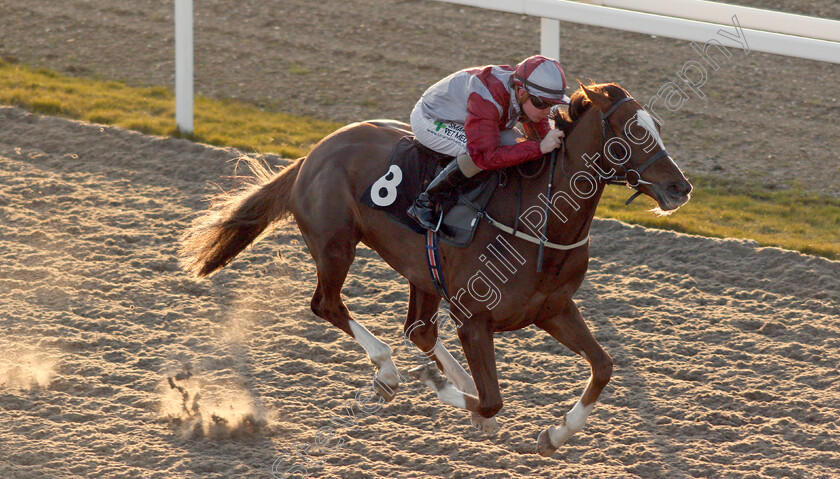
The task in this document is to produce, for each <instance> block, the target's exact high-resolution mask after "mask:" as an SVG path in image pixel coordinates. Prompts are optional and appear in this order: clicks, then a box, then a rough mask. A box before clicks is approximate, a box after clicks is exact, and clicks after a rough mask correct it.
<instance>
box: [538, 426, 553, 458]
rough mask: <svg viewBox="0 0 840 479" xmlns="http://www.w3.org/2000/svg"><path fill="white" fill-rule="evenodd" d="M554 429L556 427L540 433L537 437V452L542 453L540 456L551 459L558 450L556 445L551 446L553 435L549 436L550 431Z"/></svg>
mask: <svg viewBox="0 0 840 479" xmlns="http://www.w3.org/2000/svg"><path fill="white" fill-rule="evenodd" d="M552 429H554V426H551V427H549V428H548V429H546V430H544V431H542V432H540V435H539V436H538V437H537V452H539V453H540V456H543V457H551V455H552V454H554V451H556V450H557V448H556V447H554V444H551V434H549V431H551V430H552Z"/></svg>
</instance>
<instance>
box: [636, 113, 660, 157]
mask: <svg viewBox="0 0 840 479" xmlns="http://www.w3.org/2000/svg"><path fill="white" fill-rule="evenodd" d="M636 124H637V125H639V126H641V127H642V128H644V129H645V130H647V132H648V133H650V136H651V137H652V138H653V139H654V140H656V144H657V145H659V148H662V149H663V150H664V149H665V145H664V144H663V143H662V138H661V137H660V136H659V130H657V129H656V122H655V121H653V117H652V116H650V113H648V112H646V111H645V110H641V109H640V110H638V111H636Z"/></svg>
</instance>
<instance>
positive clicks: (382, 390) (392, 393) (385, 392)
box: [373, 380, 400, 403]
mask: <svg viewBox="0 0 840 479" xmlns="http://www.w3.org/2000/svg"><path fill="white" fill-rule="evenodd" d="M399 386H400V385H399V384H395V385H393V386H391V385H390V384H387V385H386V384H383V383H382V382H380V381H378V380H376V381H373V390H374V391H376V394H378V395H379V397H381V398H382V399H384V400H385V402H386V403H388V402H391V401H393V400H394V398H395V397H397V388H398V387H399Z"/></svg>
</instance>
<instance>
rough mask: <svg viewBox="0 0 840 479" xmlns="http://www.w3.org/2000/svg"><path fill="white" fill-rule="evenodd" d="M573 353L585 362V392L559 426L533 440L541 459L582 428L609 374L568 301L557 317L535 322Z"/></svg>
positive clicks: (605, 360)
mask: <svg viewBox="0 0 840 479" xmlns="http://www.w3.org/2000/svg"><path fill="white" fill-rule="evenodd" d="M535 324H536V325H537V326H539V327H540V328H542V329H544V330H546V331H547V332H548V333H549V334H551V336H553V337H554V338H555V339H557V340H558V341H560V342H561V343H563V345H564V346H566V347H567V348H569V349H571V350H572V351H573V352H575V353H577V354H580V355H581V356H583V358H584V359H586V360H587V361H588V362H589V367H590V369H591V376H590V377H589V382H588V383H587V384H586V389H585V390H584V391H583V395H582V396H581V397H580V399H579V400H578V402H577V403H576V404H575V405H574V407H573V408H572V409H571V410H570V411H569V412H567V413H566V415H565V416H564V417H563V420H562V423H561V424H560V426H559V427H554V426H551V427H550V428H549V429H548V430H546V431H542V432H541V433H540V435H539V437H538V438H537V450H538V452H539V453H540V454H541V455H543V456H550V455H552V454H553V453H554V451H556V450H557V448H558V447H560V446H562V445H563V443H565V442H566V440H567V439H569V437H571V436H572V434H574V433H576V432H578V431H580V430H581V429H583V426H584V425H585V424H586V419H587V417H589V414H590V413H591V412H592V408H593V407H595V401H597V400H598V396H600V395H601V391H602V390H603V389H604V386H606V385H607V383H608V382H609V380H610V376H611V375H612V368H613V361H612V358H611V357H610V355H609V354H607V352H606V351H604V349H603V348H602V347H601V345H600V344H598V341H597V340H596V339H595V337H594V336H592V333H591V332H590V331H589V327H587V326H586V323H585V322H584V321H583V318H582V317H581V315H580V311H578V308H577V306H576V305H575V303H574V302H573V301H571V300H570V301H569V304H568V306H567V307H566V308H565V309H564V310H563V311H561V313H560V314H559V315H557V316H554V317H552V318H549V319H547V320H542V321H538V322H536V323H535Z"/></svg>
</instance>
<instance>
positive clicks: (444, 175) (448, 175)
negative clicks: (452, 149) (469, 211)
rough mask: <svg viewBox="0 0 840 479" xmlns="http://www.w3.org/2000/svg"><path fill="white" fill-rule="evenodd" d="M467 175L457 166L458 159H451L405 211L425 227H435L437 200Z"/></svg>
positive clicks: (463, 180) (459, 184) (461, 181)
mask: <svg viewBox="0 0 840 479" xmlns="http://www.w3.org/2000/svg"><path fill="white" fill-rule="evenodd" d="M466 181H467V177H466V176H464V173H462V172H461V168H459V167H458V161H457V160H452V162H450V163H449V164H448V165H446V168H444V169H443V171H441V172H440V173H439V174H438V175H437V176H436V177H435V179H433V180H432V181H431V183H429V186H427V187H426V191H424V192H422V193H420V196H418V197H417V200H416V201H415V202H414V204H413V205H411V207H410V208H409V209H408V211H407V212H406V213H407V214H408V216H410V217H411V218H414V220H415V221H417V222H418V223H420V225H421V226H423V227H424V228H426V229H431V230H433V229H435V228H437V225H438V219H439V215H438V213H437V211H436V206H437V203H438V201H440V199H441V198H442V197H445V196H446V195H447V194H448V193H449V192H451V191H452V190H453V189H455V188H457V187H458V186H461V185H462V184H464V182H466Z"/></svg>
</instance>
